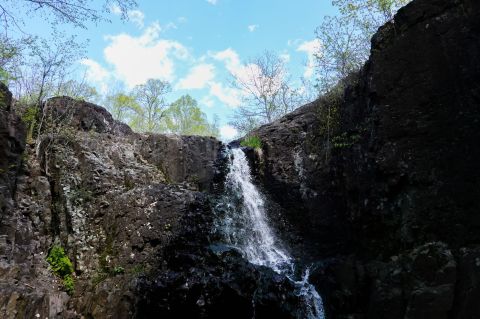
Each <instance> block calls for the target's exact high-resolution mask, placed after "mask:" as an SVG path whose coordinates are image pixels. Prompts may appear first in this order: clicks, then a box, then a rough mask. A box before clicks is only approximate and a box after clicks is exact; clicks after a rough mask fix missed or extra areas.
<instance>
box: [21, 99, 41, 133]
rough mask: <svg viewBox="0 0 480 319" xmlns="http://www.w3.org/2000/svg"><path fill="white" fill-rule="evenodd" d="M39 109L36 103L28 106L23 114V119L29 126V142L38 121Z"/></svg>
mask: <svg viewBox="0 0 480 319" xmlns="http://www.w3.org/2000/svg"><path fill="white" fill-rule="evenodd" d="M38 115H39V109H38V107H37V106H36V105H30V106H27V107H26V108H25V110H24V112H23V114H22V121H23V123H25V126H26V127H27V142H29V141H31V140H32V139H33V133H34V131H35V128H36V127H37V123H38Z"/></svg>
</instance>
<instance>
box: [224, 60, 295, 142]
mask: <svg viewBox="0 0 480 319" xmlns="http://www.w3.org/2000/svg"><path fill="white" fill-rule="evenodd" d="M231 76H232V78H233V81H232V86H233V87H234V88H236V89H239V90H240V91H241V92H242V96H243V105H242V106H240V107H239V108H237V109H236V110H235V116H234V118H233V119H232V121H231V123H230V124H231V125H232V126H234V127H235V128H236V129H238V130H239V131H241V132H243V133H246V132H248V131H250V130H251V129H253V128H255V127H257V126H259V125H261V124H265V123H270V122H272V121H274V120H275V119H277V118H279V117H280V116H282V115H284V114H286V113H288V112H291V111H292V110H294V109H295V108H296V107H298V106H299V103H301V102H300V94H299V92H298V90H296V89H293V88H292V86H291V84H290V79H289V76H288V74H287V71H286V68H285V62H284V60H283V59H281V58H280V57H279V56H278V55H276V54H275V53H272V52H268V51H266V52H265V53H264V54H263V55H261V56H259V57H257V58H255V59H252V60H250V61H249V62H247V63H246V64H244V65H243V66H242V67H241V68H240V70H237V71H236V72H232V74H231Z"/></svg>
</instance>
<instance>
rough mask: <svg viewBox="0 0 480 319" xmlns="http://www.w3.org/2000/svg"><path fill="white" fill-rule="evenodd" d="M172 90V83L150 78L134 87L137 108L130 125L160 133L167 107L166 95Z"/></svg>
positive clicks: (142, 130) (144, 130)
mask: <svg viewBox="0 0 480 319" xmlns="http://www.w3.org/2000/svg"><path fill="white" fill-rule="evenodd" d="M171 90H172V88H171V86H170V84H169V83H168V82H166V81H161V80H158V79H149V80H147V82H146V83H145V84H141V85H137V86H136V87H135V89H134V93H133V95H134V97H135V101H136V103H137V104H138V105H139V106H140V107H139V108H137V109H136V112H135V116H133V117H132V119H131V121H130V123H129V124H130V125H131V126H132V128H134V129H135V130H137V131H140V132H150V133H159V132H161V131H162V123H163V119H164V117H165V110H166V108H167V102H166V95H167V94H168V93H170V91H171Z"/></svg>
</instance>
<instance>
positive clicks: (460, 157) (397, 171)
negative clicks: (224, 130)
mask: <svg viewBox="0 0 480 319" xmlns="http://www.w3.org/2000/svg"><path fill="white" fill-rule="evenodd" d="M479 14H480V4H479V3H478V1H470V0H458V1H447V0H433V1H432V0H428V1H426V0H416V1H413V2H412V3H410V4H409V5H407V6H406V7H405V8H403V9H401V10H400V11H399V12H398V14H397V15H396V16H395V20H394V22H392V23H388V24H387V25H385V26H384V27H382V28H381V29H380V30H379V31H378V33H377V34H376V35H375V37H374V38H373V40H372V52H371V57H370V59H369V61H368V62H367V64H366V65H365V67H364V68H363V70H362V71H361V72H359V74H356V75H352V76H351V77H350V78H349V79H347V80H346V81H347V82H348V84H347V87H346V89H345V91H342V93H340V94H337V95H335V94H333V93H332V94H330V95H327V96H325V97H323V98H321V99H320V100H318V101H316V102H314V103H312V104H310V105H306V106H304V107H302V108H300V109H298V110H297V111H295V112H294V113H292V114H289V115H287V116H286V117H284V118H282V119H280V120H278V121H276V122H274V123H272V124H269V125H266V126H263V127H261V128H260V129H258V130H257V131H255V132H253V133H252V134H254V135H257V136H259V137H260V138H261V141H262V145H263V148H262V152H261V153H259V154H257V156H256V157H255V158H254V159H253V161H254V162H255V163H256V172H257V177H258V180H259V181H260V182H261V183H262V184H263V186H264V188H265V189H266V190H267V191H269V193H270V196H272V198H273V199H274V200H275V201H276V202H277V203H279V204H280V205H281V208H282V212H281V213H277V214H280V215H281V216H284V217H285V218H284V219H280V218H277V216H275V217H274V218H272V219H273V220H281V221H282V222H281V223H279V225H278V226H279V227H280V228H281V229H283V230H284V231H283V232H281V233H283V234H284V236H286V237H288V238H290V240H291V242H293V243H296V246H294V247H295V249H294V251H293V252H294V253H295V254H297V255H298V256H299V257H300V258H304V259H305V260H306V261H309V262H315V261H318V262H317V263H316V272H315V274H314V275H313V276H312V277H313V278H314V280H315V281H316V283H317V285H318V288H319V289H320V290H321V291H322V293H323V296H324V297H325V303H326V306H327V313H328V317H329V318H347V317H348V318H387V317H388V318H475V317H478V316H480V312H479V310H478V306H477V305H475V304H474V303H472V302H471V300H473V299H475V298H476V297H477V296H478V291H479V289H480V287H479V285H478V282H477V280H476V279H475V278H476V277H477V276H478V274H479V270H480V268H478V262H476V261H475V260H478V259H476V258H478V257H480V256H478V247H480V237H479V234H480V229H479V223H478V221H479V218H480V214H479V211H480V204H479V201H478V199H479V198H480V146H479V143H478V141H479V139H480V130H479V129H478V124H479V123H480V108H479V105H480V65H479V63H478V56H480V37H479V35H480V19H478V16H479ZM329 109H330V110H334V111H337V112H338V114H339V115H338V118H336V119H335V120H336V122H334V121H332V123H333V124H334V125H332V126H333V129H332V130H331V131H329V132H327V131H326V123H325V117H324V116H323V115H324V114H325V112H326V110H327V111H328V110H329ZM332 123H330V124H332ZM328 133H329V134H328ZM276 211H277V212H278V211H280V210H278V209H277V210H276ZM467 282H468V284H467Z"/></svg>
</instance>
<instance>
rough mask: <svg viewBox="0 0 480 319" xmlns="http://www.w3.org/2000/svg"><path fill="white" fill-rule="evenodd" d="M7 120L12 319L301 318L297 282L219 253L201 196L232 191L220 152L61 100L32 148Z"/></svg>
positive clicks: (2, 286) (3, 263) (5, 238)
mask: <svg viewBox="0 0 480 319" xmlns="http://www.w3.org/2000/svg"><path fill="white" fill-rule="evenodd" d="M5 92H6V93H9V92H8V90H6V88H5ZM5 96H6V101H7V102H6V105H9V104H8V103H10V102H9V100H8V97H9V95H8V94H6V95H5ZM0 112H3V113H4V114H6V115H5V117H2V119H1V121H0V133H1V135H0V137H1V138H0V143H3V144H1V145H4V146H5V147H4V148H2V153H0V158H2V159H4V161H2V163H1V165H2V167H5V168H7V169H8V170H5V173H6V174H5V175H3V174H2V180H1V182H2V184H1V186H2V189H1V190H2V193H1V194H2V196H3V197H2V215H1V219H0V222H1V224H0V226H1V227H0V230H1V233H0V235H1V237H0V249H1V250H0V252H1V259H0V276H1V278H2V280H1V281H0V317H2V318H36V317H38V316H40V317H41V318H45V317H48V318H152V317H158V316H161V317H164V318H179V317H189V318H225V317H227V316H228V317H235V318H251V317H252V316H253V315H255V316H256V318H270V317H271V316H272V315H274V316H275V317H277V318H292V317H293V316H294V315H295V313H296V311H297V309H299V303H300V302H301V300H300V297H298V296H296V295H295V293H294V290H295V289H294V287H293V284H292V283H291V282H290V281H288V280H287V279H286V278H285V277H282V276H279V275H277V274H275V273H274V272H273V271H272V270H270V269H267V268H264V267H256V266H253V265H251V264H249V263H248V262H246V261H245V260H244V259H243V258H242V256H241V255H240V254H239V253H238V252H237V251H234V250H231V249H226V250H223V251H222V250H218V249H215V248H213V247H211V243H212V242H213V241H214V238H212V236H213V235H212V227H213V226H212V223H213V218H214V214H213V213H212V207H211V198H210V195H209V194H208V193H206V192H200V191H198V190H213V187H212V184H213V182H214V181H215V182H216V183H221V175H222V174H221V172H220V173H219V171H218V170H219V168H220V167H221V165H216V161H217V160H219V161H220V162H222V156H221V153H222V149H223V146H222V144H221V143H220V142H219V141H217V140H215V139H214V138H209V137H195V136H184V137H176V136H164V135H142V134H135V133H133V132H132V131H131V130H130V128H128V127H127V126H125V125H124V124H121V123H117V122H115V121H114V120H113V119H112V117H111V115H110V114H109V113H108V112H107V111H106V110H105V109H103V108H102V107H99V106H96V105H93V104H90V103H85V102H80V101H76V100H73V99H70V98H66V97H61V98H55V99H51V100H49V101H48V102H47V103H46V104H45V105H44V109H43V116H42V118H41V119H42V121H43V123H42V125H44V126H43V129H42V132H43V133H42V134H41V135H40V136H39V137H38V138H37V143H36V145H35V148H32V147H31V146H30V145H27V146H26V147H25V141H24V140H25V130H24V128H23V126H22V123H21V121H20V119H19V118H18V117H16V116H15V115H14V114H13V113H12V112H11V111H10V107H5V108H2V109H1V110H0ZM3 113H2V114H3ZM52 121H53V123H55V124H52ZM23 152H24V154H23V155H22V153H23ZM53 245H60V246H61V247H63V248H64V250H65V253H66V255H67V256H68V258H69V259H70V260H71V262H72V264H73V266H74V274H73V278H74V280H75V287H74V292H73V294H71V295H68V294H67V293H66V291H65V288H64V287H63V284H62V279H61V278H58V277H56V276H55V275H54V274H53V273H52V271H51V270H50V269H49V265H48V263H47V262H46V256H47V255H48V252H49V249H50V248H51V247H52V246H53ZM239 307H240V308H239ZM232 309H238V310H235V311H234V314H233V315H232Z"/></svg>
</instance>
